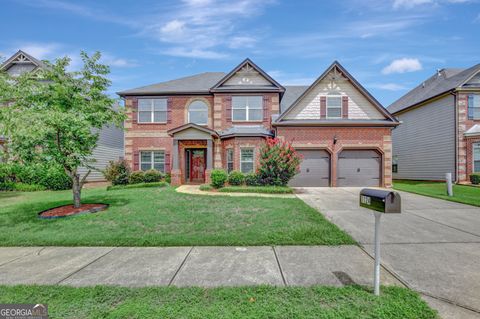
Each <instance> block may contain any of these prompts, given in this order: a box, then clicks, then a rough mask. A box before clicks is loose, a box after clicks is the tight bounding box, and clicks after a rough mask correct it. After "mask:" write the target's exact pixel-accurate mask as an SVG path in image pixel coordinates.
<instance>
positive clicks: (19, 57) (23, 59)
mask: <svg viewBox="0 0 480 319" xmlns="http://www.w3.org/2000/svg"><path fill="white" fill-rule="evenodd" d="M16 63H33V64H34V65H35V66H36V67H37V68H43V67H45V64H44V63H43V62H42V61H40V60H38V59H36V58H34V57H33V56H31V55H30V54H28V53H26V52H24V51H22V50H18V51H17V52H16V53H15V54H14V55H12V56H11V57H10V58H9V59H7V60H6V61H5V62H4V63H2V65H1V66H0V70H7V69H9V68H10V67H11V66H12V65H13V64H16Z"/></svg>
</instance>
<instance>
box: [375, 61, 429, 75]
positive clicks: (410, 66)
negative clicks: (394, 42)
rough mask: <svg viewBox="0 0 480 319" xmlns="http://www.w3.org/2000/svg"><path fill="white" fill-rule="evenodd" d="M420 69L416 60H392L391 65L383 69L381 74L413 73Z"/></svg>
mask: <svg viewBox="0 0 480 319" xmlns="http://www.w3.org/2000/svg"><path fill="white" fill-rule="evenodd" d="M421 69H422V64H421V63H420V61H419V60H418V59H411V58H402V59H397V60H393V61H392V63H390V64H389V65H387V66H386V67H384V68H383V70H382V73H383V74H391V73H405V72H415V71H419V70H421Z"/></svg>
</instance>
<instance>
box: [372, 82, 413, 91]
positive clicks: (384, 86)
mask: <svg viewBox="0 0 480 319" xmlns="http://www.w3.org/2000/svg"><path fill="white" fill-rule="evenodd" d="M368 86H369V87H372V88H377V89H381V90H387V91H401V90H405V89H407V88H406V87H405V86H403V85H401V84H398V83H374V84H370V85H368Z"/></svg>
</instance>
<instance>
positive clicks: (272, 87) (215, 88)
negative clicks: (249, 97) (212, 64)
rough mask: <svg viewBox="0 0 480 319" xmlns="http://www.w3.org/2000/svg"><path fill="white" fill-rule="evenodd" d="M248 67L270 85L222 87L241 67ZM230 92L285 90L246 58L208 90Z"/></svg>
mask: <svg viewBox="0 0 480 319" xmlns="http://www.w3.org/2000/svg"><path fill="white" fill-rule="evenodd" d="M248 65H250V66H251V67H252V68H253V69H254V70H255V71H257V72H258V73H260V74H261V75H262V76H263V77H264V78H265V79H266V80H267V81H269V82H270V83H271V84H272V85H269V86H258V85H238V86H228V87H222V85H224V84H225V82H227V81H228V80H229V79H231V78H232V77H233V76H234V75H235V74H236V73H237V72H238V71H240V70H241V69H242V68H243V67H245V66H248ZM227 90H228V91H230V90H236V91H237V90H240V91H242V90H248V91H252V90H253V91H273V92H284V91H285V88H284V87H283V86H282V85H280V83H278V82H277V81H275V80H274V79H273V78H272V77H271V76H270V75H268V74H267V73H266V72H265V71H263V70H262V69H261V68H260V67H259V66H258V65H256V64H255V63H253V61H252V60H250V59H249V58H246V59H245V60H243V61H242V62H241V63H240V64H239V65H237V66H236V67H235V68H234V69H233V70H232V71H230V72H229V73H228V74H226V75H225V76H224V77H223V78H221V79H220V80H219V81H218V82H217V83H216V84H215V85H213V86H212V88H211V89H210V91H211V92H218V91H227Z"/></svg>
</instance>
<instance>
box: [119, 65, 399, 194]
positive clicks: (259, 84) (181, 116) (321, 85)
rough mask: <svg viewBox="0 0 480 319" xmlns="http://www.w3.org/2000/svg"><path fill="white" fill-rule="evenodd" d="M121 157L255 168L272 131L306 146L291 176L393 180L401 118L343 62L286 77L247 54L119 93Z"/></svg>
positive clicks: (179, 174)
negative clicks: (305, 76)
mask: <svg viewBox="0 0 480 319" xmlns="http://www.w3.org/2000/svg"><path fill="white" fill-rule="evenodd" d="M118 94H119V95H120V96H121V97H122V98H124V100H125V105H126V111H127V114H128V119H127V121H126V122H125V129H126V133H125V159H126V160H127V162H128V163H129V164H130V165H131V168H132V169H133V170H135V171H137V170H147V169H151V168H154V169H158V170H160V171H162V172H165V173H171V177H172V184H174V185H179V184H184V183H208V182H209V180H210V171H211V170H212V169H213V168H223V169H225V170H227V171H232V170H239V171H242V172H243V173H251V172H255V170H256V168H257V166H258V162H259V156H258V154H259V149H260V147H261V145H262V144H263V142H264V140H265V138H267V137H274V136H276V137H278V138H279V139H282V140H287V141H290V142H292V144H293V146H294V147H295V148H296V149H297V150H298V151H299V152H300V153H301V154H302V155H303V157H304V159H303V161H302V164H301V167H300V168H301V172H300V173H299V174H298V175H297V176H295V178H294V179H293V180H292V181H291V185H294V186H386V187H389V186H390V185H391V181H392V176H391V130H392V128H393V127H395V126H397V125H398V124H399V123H398V122H397V121H396V119H395V118H394V117H393V116H392V115H390V113H389V112H388V111H387V110H386V109H385V108H383V107H382V106H381V105H380V104H379V103H378V102H377V101H376V100H375V99H374V98H373V97H372V96H371V95H370V94H369V93H368V92H367V91H366V90H365V89H364V88H363V87H362V86H361V85H360V84H359V83H358V82H357V81H356V80H355V79H354V78H353V77H352V76H351V75H350V74H349V73H348V72H347V71H346V70H345V69H344V68H343V67H342V66H341V65H340V64H339V63H338V62H334V63H333V64H332V65H331V66H330V67H329V68H328V69H327V70H326V71H325V72H324V73H323V74H322V75H321V76H320V77H319V78H318V79H317V80H316V81H315V82H314V83H313V84H312V85H310V86H282V85H280V84H279V83H278V82H276V81H275V80H274V79H273V78H272V77H270V76H269V75H268V74H267V73H265V72H264V71H263V70H262V69H260V68H259V67H258V66H257V65H255V64H254V63H253V62H252V61H251V60H249V59H246V60H245V61H243V62H242V63H240V64H239V65H238V66H237V67H236V68H234V69H233V70H232V71H231V72H229V73H228V74H225V73H218V72H208V73H201V74H197V75H193V76H189V77H184V78H180V79H176V80H172V81H167V82H162V83H158V84H153V85H149V86H144V87H140V88H136V89H131V90H126V91H122V92H119V93H118Z"/></svg>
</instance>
